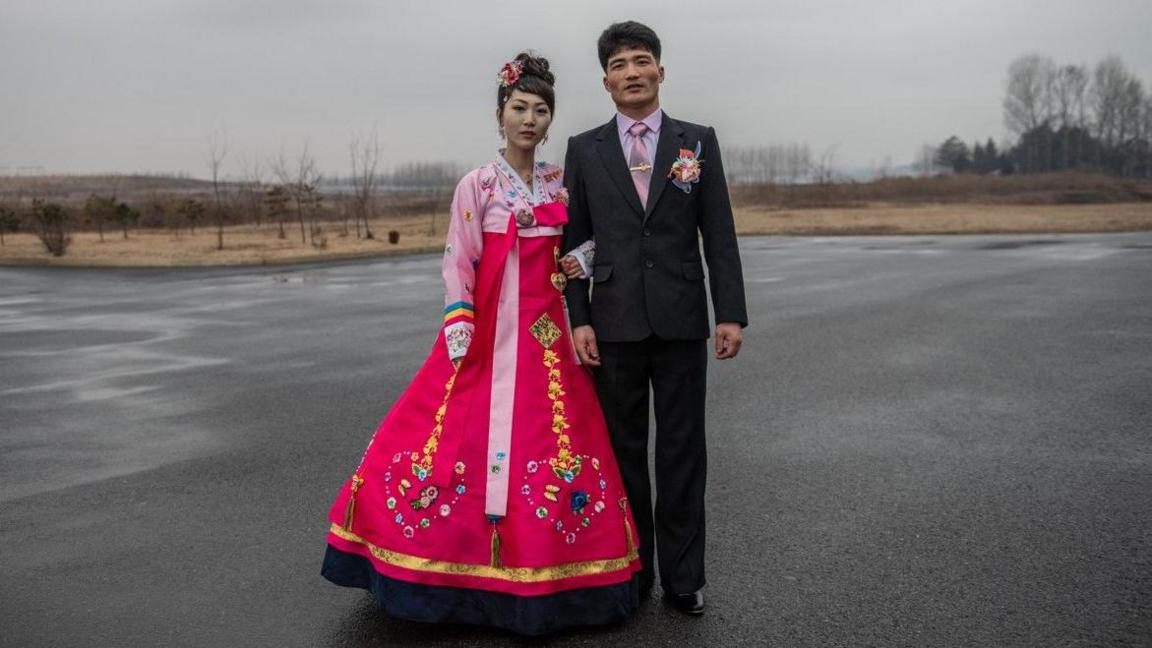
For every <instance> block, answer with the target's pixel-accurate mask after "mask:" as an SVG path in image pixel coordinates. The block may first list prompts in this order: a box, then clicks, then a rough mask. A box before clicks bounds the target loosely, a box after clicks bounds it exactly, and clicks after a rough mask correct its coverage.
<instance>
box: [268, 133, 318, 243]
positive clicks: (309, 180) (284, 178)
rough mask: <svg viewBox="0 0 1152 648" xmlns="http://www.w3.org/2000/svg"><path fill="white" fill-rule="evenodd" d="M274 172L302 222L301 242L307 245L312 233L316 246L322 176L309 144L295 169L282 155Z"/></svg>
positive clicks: (274, 166) (275, 165)
mask: <svg viewBox="0 0 1152 648" xmlns="http://www.w3.org/2000/svg"><path fill="white" fill-rule="evenodd" d="M272 172H273V173H274V174H275V175H276V178H277V179H278V180H279V181H280V184H281V186H283V187H284V189H285V190H286V191H287V192H288V195H289V196H290V197H291V198H292V202H293V203H294V204H295V206H296V216H297V219H298V220H299V221H300V242H301V243H307V242H308V235H309V233H310V234H311V235H312V242H313V244H314V245H315V244H316V240H317V239H316V235H317V234H318V229H319V228H318V227H317V226H316V222H315V213H316V207H317V206H318V205H319V202H320V195H319V193H318V191H317V189H318V188H319V186H320V180H321V177H322V176H321V175H320V171H319V170H318V169H317V168H316V159H315V158H313V157H312V154H311V153H309V152H308V142H304V150H302V151H301V152H300V155H299V156H298V157H297V158H296V165H295V166H294V167H290V166H289V165H288V161H287V160H286V159H285V158H284V155H283V154H281V155H280V157H279V158H277V159H276V161H275V162H274V163H273V164H272ZM306 221H307V224H306Z"/></svg>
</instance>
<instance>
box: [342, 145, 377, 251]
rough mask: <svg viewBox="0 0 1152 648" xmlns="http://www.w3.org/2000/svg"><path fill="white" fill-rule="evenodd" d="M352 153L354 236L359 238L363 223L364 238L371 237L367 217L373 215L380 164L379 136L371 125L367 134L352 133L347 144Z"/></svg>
mask: <svg viewBox="0 0 1152 648" xmlns="http://www.w3.org/2000/svg"><path fill="white" fill-rule="evenodd" d="M349 150H350V151H351V154H352V186H353V188H354V193H353V198H352V218H353V220H354V221H355V222H356V238H360V223H361V222H363V223H364V238H369V239H370V238H373V234H372V229H371V226H370V225H369V218H370V217H373V216H375V210H376V188H377V186H378V183H379V177H378V176H377V174H376V169H377V167H378V166H379V164H380V136H379V134H378V133H377V131H376V127H375V126H373V127H372V130H371V132H369V133H368V134H367V135H361V134H353V135H352V142H351V144H350V145H349Z"/></svg>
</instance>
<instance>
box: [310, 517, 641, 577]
mask: <svg viewBox="0 0 1152 648" xmlns="http://www.w3.org/2000/svg"><path fill="white" fill-rule="evenodd" d="M329 530H330V531H331V533H332V534H333V535H335V536H337V537H339V538H341V539H344V540H347V541H349V542H355V543H357V544H362V545H364V546H366V547H368V550H369V551H371V552H372V555H373V556H375V557H376V559H377V560H379V561H380V562H383V563H386V564H388V565H393V566H395V567H403V568H404V569H411V570H413V571H422V572H432V573H436V574H456V575H460V576H479V577H481V578H496V579H499V580H503V581H509V582H512V583H543V582H547V581H554V580H560V579H562V578H572V577H575V576H588V575H590V574H603V573H608V572H614V571H620V570H622V569H627V568H628V567H629V566H630V565H631V564H632V563H633V562H635V561H636V559H637V558H639V553H638V552H637V550H636V548H635V546H634V543H633V542H631V536H632V534H631V533H629V534H628V536H629V543H628V553H627V554H626V555H624V556H623V557H621V558H607V559H604V560H587V561H584V562H571V563H564V564H560V565H551V566H548V567H503V566H501V567H494V566H492V565H473V564H469V563H456V562H448V561H446V560H433V559H431V558H421V557H419V556H412V555H409V554H404V553H400V552H398V551H391V550H388V549H384V548H382V547H377V546H376V545H374V544H372V543H370V542H368V541H367V540H365V539H364V538H361V537H360V536H358V535H356V534H355V533H351V532H349V531H345V530H344V529H342V528H341V527H340V525H338V524H333V525H332V526H331V528H330V529H329Z"/></svg>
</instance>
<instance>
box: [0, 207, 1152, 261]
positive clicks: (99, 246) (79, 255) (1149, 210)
mask: <svg viewBox="0 0 1152 648" xmlns="http://www.w3.org/2000/svg"><path fill="white" fill-rule="evenodd" d="M430 222H431V219H430V215H422V216H408V217H397V218H392V219H381V220H378V221H376V222H375V223H374V224H373V230H374V232H375V234H376V237H377V238H374V239H357V238H356V236H355V235H354V234H352V235H350V236H340V235H339V234H338V229H337V228H336V227H335V226H334V225H333V224H331V223H329V224H327V225H326V228H325V235H326V238H327V245H326V247H324V248H316V247H313V246H311V245H309V244H304V243H301V242H300V233H299V230H298V229H296V230H293V229H291V228H289V229H288V231H287V237H286V238H283V239H281V238H278V236H277V228H276V227H275V226H267V225H266V226H264V227H255V226H251V225H244V226H235V227H229V228H226V230H225V235H224V249H223V250H217V249H216V232H215V230H214V229H212V228H210V227H203V228H198V229H197V231H196V233H195V234H192V233H190V232H188V231H187V230H184V231H181V232H180V233H179V234H178V235H177V234H174V233H172V232H171V231H170V230H132V231H130V232H129V238H128V239H124V238H123V236H122V234H121V232H120V231H118V230H113V231H106V232H105V234H104V239H105V240H104V241H103V242H101V241H100V240H99V238H98V235H97V234H96V233H95V232H75V233H73V235H72V245H71V247H70V248H69V249H68V253H67V254H66V255H65V256H63V257H52V256H50V255H49V254H48V253H46V252H45V251H44V247H43V246H42V245H41V244H40V241H39V240H38V239H37V238H36V237H35V236H33V235H32V234H8V235H6V236H5V244H4V246H2V247H0V265H63V266H134V267H171V266H217V265H261V264H278V263H292V262H299V261H317V260H326V259H341V258H355V257H367V256H384V255H390V254H403V253H412V252H431V251H438V250H440V249H441V248H442V247H443V241H444V233H445V232H444V228H445V219H443V218H440V219H438V221H437V223H436V227H435V229H434V230H431V229H430V227H429V225H430ZM736 229H737V232H738V233H739V234H741V235H851V234H856V235H867V234H985V233H1033V234H1040V233H1057V232H1062V233H1070V232H1119V231H1138V230H1152V202H1140V203H1111V204H1098V205H1003V204H998V205H997V204H960V203H957V204H921V205H912V204H887V203H877V204H872V205H868V206H863V207H841V208H807V209H783V208H780V207H738V208H737V209H736ZM389 230H396V231H397V232H399V233H400V240H399V243H398V244H396V245H392V244H389V243H388V241H387V233H388V231H389Z"/></svg>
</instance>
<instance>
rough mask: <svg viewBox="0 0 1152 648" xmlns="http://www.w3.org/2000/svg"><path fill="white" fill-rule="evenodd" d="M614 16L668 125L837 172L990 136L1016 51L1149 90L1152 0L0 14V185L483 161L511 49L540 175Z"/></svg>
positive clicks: (116, 0) (16, 8)
mask: <svg viewBox="0 0 1152 648" xmlns="http://www.w3.org/2000/svg"><path fill="white" fill-rule="evenodd" d="M624 19H635V20H639V21H641V22H645V23H647V24H648V25H650V26H651V27H653V28H654V29H655V30H656V31H657V33H658V34H659V35H660V37H661V39H662V40H663V44H664V56H663V61H662V62H663V64H664V66H665V68H666V70H667V80H666V82H665V84H664V87H663V89H662V91H661V100H662V105H663V107H664V109H665V110H666V111H667V112H668V113H669V114H671V115H672V116H674V117H679V118H682V119H686V120H689V121H695V122H701V123H706V124H711V125H714V126H715V127H716V128H717V132H718V134H719V136H720V140H721V144H722V145H724V146H725V147H733V146H740V145H760V144H774V143H790V142H807V143H808V144H810V145H811V146H812V148H813V150H814V151H815V152H820V151H823V150H826V149H828V148H829V147H836V159H837V163H838V164H839V165H841V166H845V167H868V166H870V165H872V164H874V163H881V162H882V161H883V160H884V158H885V157H889V156H890V158H891V160H892V162H893V163H894V164H901V163H906V162H909V161H911V159H912V158H913V156H914V154H915V152H916V151H917V149H918V148H919V147H920V145H921V144H922V143H925V142H931V143H938V142H940V141H941V140H943V139H944V138H946V137H947V136H949V135H951V134H957V135H959V136H961V137H963V138H964V139H966V140H969V141H971V140H973V139H976V138H979V139H981V140H983V139H986V138H987V137H989V136H991V137H994V138H995V139H997V140H998V141H999V140H1001V139H1002V138H1004V137H1005V136H1006V135H1007V133H1006V131H1005V129H1004V126H1003V120H1002V116H1001V107H1000V103H1001V99H1002V96H1003V88H1004V78H1005V74H1006V71H1007V68H1008V64H1009V63H1010V62H1011V61H1012V59H1014V58H1015V57H1017V56H1019V55H1021V54H1024V53H1029V52H1036V53H1041V54H1046V55H1049V56H1051V57H1053V58H1054V59H1056V61H1057V62H1059V63H1078V64H1087V65H1089V66H1094V65H1095V64H1096V63H1097V62H1098V61H1099V60H1100V59H1102V58H1103V57H1105V56H1107V55H1108V54H1116V55H1118V56H1120V57H1121V58H1122V59H1123V60H1124V61H1125V62H1126V63H1127V64H1128V67H1129V69H1130V70H1131V71H1132V72H1134V73H1135V74H1136V75H1138V76H1139V77H1140V78H1141V80H1143V82H1144V83H1145V85H1146V87H1147V86H1149V85H1152V37H1150V33H1152V29H1150V26H1152V0H1097V1H1094V2H1087V1H1083V0H1075V1H1071V0H947V1H938V0H922V1H919V2H912V1H909V2H898V1H895V0H867V1H861V0H808V1H794V2H793V1H789V2H771V1H765V2H753V1H745V2H723V1H719V0H712V1H710V2H700V1H697V2H677V1H673V0H660V1H636V2H598V1H593V0H583V1H579V2H563V1H559V0H553V1H550V2H498V1H497V2H476V1H475V0H470V1H460V2H456V1H452V2H448V1H442V0H425V1H423V2H400V1H395V0H387V1H385V0H99V1H87V0H0V173H4V172H9V173H11V172H13V170H15V169H18V168H29V167H40V168H42V169H43V170H44V171H45V172H77V173H88V172H101V171H117V172H134V171H145V172H181V171H182V172H186V173H190V174H192V175H196V176H203V175H205V174H206V164H205V161H204V158H205V152H206V149H207V141H208V137H209V134H210V133H211V132H212V131H213V130H215V129H219V130H222V131H224V132H225V133H226V136H227V139H228V142H229V144H230V151H231V152H230V154H229V157H228V159H227V160H226V162H225V171H226V172H227V173H237V172H239V171H240V169H241V167H242V165H243V164H244V163H246V162H250V161H252V160H262V161H266V160H268V159H269V158H272V157H274V156H276V155H278V154H280V153H282V152H283V153H284V154H285V155H287V156H289V157H290V156H292V155H295V154H296V153H297V152H298V151H299V150H300V148H301V147H302V146H303V144H304V142H305V141H307V142H309V146H310V148H311V150H312V152H313V153H314V154H315V156H316V158H317V159H318V161H319V163H320V166H321V169H322V170H323V171H324V172H325V173H326V175H334V174H337V173H345V172H347V170H348V168H349V162H348V142H349V138H350V136H351V134H352V133H353V132H356V131H366V130H368V129H370V128H372V126H373V124H375V125H376V126H377V128H378V130H379V133H380V135H381V139H382V141H383V143H384V146H385V157H386V160H387V162H388V163H390V164H394V163H400V162H404V161H411V160H452V161H458V162H461V163H465V164H469V165H474V164H479V163H481V162H483V161H484V160H486V159H488V158H490V157H491V156H492V155H493V154H494V152H495V150H496V148H497V147H498V146H499V139H498V137H497V132H496V126H495V118H494V116H493V113H494V110H495V93H496V85H495V84H496V81H495V78H496V76H495V75H496V72H497V70H498V69H499V67H500V66H501V64H503V63H504V61H506V60H508V59H510V58H512V57H513V56H514V55H515V54H516V52H517V51H519V50H521V49H533V50H535V51H537V52H538V53H540V54H542V55H544V56H546V57H548V58H549V59H550V60H551V61H552V67H553V71H554V72H555V73H556V75H557V102H558V105H557V115H556V121H555V123H554V125H553V130H552V138H551V142H550V143H549V144H548V145H547V146H546V147H545V148H544V155H543V157H545V158H547V159H551V160H556V161H561V160H562V158H563V153H564V151H563V148H564V142H565V140H566V136H567V135H569V134H573V133H576V132H579V131H582V130H585V129H588V128H591V127H593V126H596V125H598V124H601V123H604V122H605V121H607V119H608V118H609V117H610V116H611V115H612V112H613V108H612V105H611V102H610V100H609V98H608V95H607V94H606V93H605V92H604V90H603V87H602V85H601V83H600V79H601V77H602V72H601V70H600V67H599V63H598V62H597V59H596V49H595V46H596V38H597V36H598V35H599V34H600V31H601V30H602V29H603V28H604V27H605V26H607V25H608V24H609V23H611V22H614V21H617V20H624ZM5 167H6V170H5V169H4V168H5ZM25 172H26V171H25Z"/></svg>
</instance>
